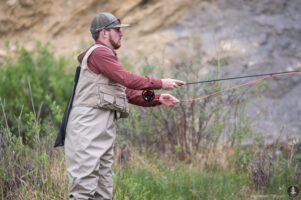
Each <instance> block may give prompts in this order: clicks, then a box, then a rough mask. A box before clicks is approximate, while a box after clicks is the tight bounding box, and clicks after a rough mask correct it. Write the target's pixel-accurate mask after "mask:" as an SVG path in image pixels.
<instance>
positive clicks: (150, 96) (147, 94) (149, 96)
mask: <svg viewBox="0 0 301 200" xmlns="http://www.w3.org/2000/svg"><path fill="white" fill-rule="evenodd" d="M300 73H301V70H298V71H285V72H277V73H267V74H256V75H248V76H238V77H230V78H221V79H213V80H207V81H197V82H186V85H188V84H200V83H209V82H216V81H225V80H233V79H242V78H252V77H258V76H263V77H262V78H260V79H256V80H252V81H249V82H247V83H243V84H240V85H235V86H233V87H230V88H226V89H223V90H220V91H217V92H214V93H211V94H208V95H205V96H202V97H199V98H194V99H182V100H181V101H195V100H201V99H205V98H207V97H209V96H212V95H216V94H219V93H221V92H225V91H228V90H231V89H236V88H239V87H242V86H245V85H250V84H254V83H257V82H260V81H262V80H264V79H266V78H269V77H274V76H283V75H289V74H300ZM142 96H143V98H144V100H145V101H148V102H149V101H152V100H154V99H155V92H154V90H143V91H142ZM156 100H158V99H156Z"/></svg>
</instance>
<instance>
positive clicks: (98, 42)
mask: <svg viewBox="0 0 301 200" xmlns="http://www.w3.org/2000/svg"><path fill="white" fill-rule="evenodd" d="M95 44H101V45H103V46H106V47H108V48H109V49H111V50H112V52H113V53H114V55H115V56H117V53H116V51H115V50H114V49H112V48H111V47H109V46H108V45H105V44H104V43H102V42H100V41H97V42H95Z"/></svg>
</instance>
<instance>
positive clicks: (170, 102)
mask: <svg viewBox="0 0 301 200" xmlns="http://www.w3.org/2000/svg"><path fill="white" fill-rule="evenodd" d="M159 101H160V102H161V103H162V104H163V105H165V106H167V107H173V106H174V105H175V104H177V103H179V102H180V100H178V99H177V98H175V97H174V96H172V95H170V94H161V95H160V99H159Z"/></svg>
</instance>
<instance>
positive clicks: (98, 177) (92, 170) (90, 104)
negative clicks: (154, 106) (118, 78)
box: [65, 45, 129, 200]
mask: <svg viewBox="0 0 301 200" xmlns="http://www.w3.org/2000/svg"><path fill="white" fill-rule="evenodd" d="M99 47H100V48H107V47H105V46H102V45H94V46H92V47H91V48H90V49H89V50H88V51H87V53H86V55H85V57H84V59H83V61H82V63H81V72H80V76H79V81H78V85H77V88H76V92H75V96H74V101H73V107H72V110H71V112H70V115H69V119H68V125H67V129H66V139H65V154H66V168H67V172H68V176H69V190H70V191H69V198H70V200H88V199H93V200H94V199H95V200H111V199H112V198H113V180H112V171H111V167H112V164H113V145H114V140H115V137H116V129H115V121H116V120H117V119H118V118H120V117H127V116H128V113H129V108H128V101H127V98H126V94H125V89H126V88H125V87H124V86H122V85H120V84H118V83H115V82H112V81H111V80H110V79H108V78H107V77H105V76H104V75H102V74H95V73H93V72H92V71H90V70H89V68H88V66H87V60H88V57H89V56H90V54H91V53H92V52H93V50H95V49H96V48H99ZM107 49H108V48H107ZM110 51H111V50H110ZM112 54H113V52H112ZM114 56H115V55H114Z"/></svg>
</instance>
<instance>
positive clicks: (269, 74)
mask: <svg viewBox="0 0 301 200" xmlns="http://www.w3.org/2000/svg"><path fill="white" fill-rule="evenodd" d="M299 72H301V70H299V71H285V72H277V73H268V74H256V75H248V76H237V77H230V78H221V79H213V80H207V81H196V82H186V85H189V84H200V83H210V82H216V81H226V80H233V79H242V78H252V77H258V76H275V75H280V74H288V73H289V74H292V73H299Z"/></svg>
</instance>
